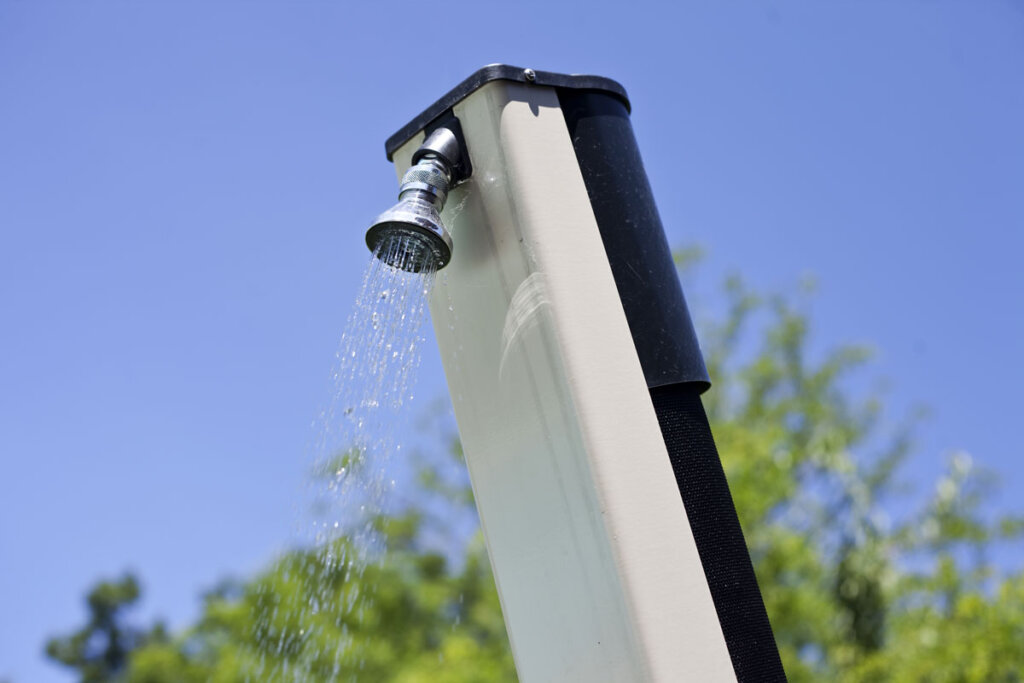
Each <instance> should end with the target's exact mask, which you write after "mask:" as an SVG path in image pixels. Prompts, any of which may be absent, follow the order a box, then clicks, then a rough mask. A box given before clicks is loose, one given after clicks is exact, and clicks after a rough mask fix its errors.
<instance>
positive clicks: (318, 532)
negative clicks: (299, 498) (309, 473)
mask: <svg viewBox="0 0 1024 683" xmlns="http://www.w3.org/2000/svg"><path fill="white" fill-rule="evenodd" d="M423 249H425V247H424V245H423V243H422V242H421V241H420V239H419V238H417V237H416V236H415V235H396V236H394V237H392V238H390V239H387V240H384V241H383V242H382V243H381V245H380V246H379V247H378V250H377V251H376V252H375V253H374V255H373V258H372V259H371V261H370V264H369V265H368V267H367V270H366V273H365V276H364V278H363V284H362V288H361V290H360V292H359V294H358V296H357V298H356V301H355V305H354V307H353V311H352V314H351V315H350V317H349V320H348V324H347V325H346V328H345V332H344V334H343V335H342V337H341V342H340V344H339V349H338V352H337V361H336V364H335V368H334V371H333V373H332V383H333V388H332V400H331V402H330V404H329V407H328V408H327V409H326V410H325V411H324V412H323V413H322V414H321V416H320V419H319V420H318V422H319V434H318V436H317V440H316V443H315V445H314V453H315V457H316V462H315V465H314V476H313V480H312V483H311V485H310V493H311V499H312V501H311V503H312V507H313V512H314V520H313V522H312V524H311V525H310V526H307V529H308V532H309V538H308V540H309V541H312V543H311V545H312V548H311V549H310V550H309V551H307V552H305V553H303V554H301V555H296V556H295V557H296V560H295V562H296V566H295V567H294V568H293V569H289V570H288V571H289V572H292V576H290V577H288V576H286V578H298V579H300V583H301V585H302V591H301V593H302V594H301V595H296V596H293V599H292V600H291V601H289V602H288V603H287V604H282V601H281V600H280V598H279V596H272V595H267V596H260V597H265V598H266V599H265V600H258V603H259V607H258V608H257V612H258V613H257V614H256V615H255V617H256V619H255V621H256V624H257V626H256V629H257V634H256V641H257V642H258V643H259V652H257V653H254V654H256V655H257V657H255V658H254V659H255V661H257V662H258V664H257V665H256V666H255V669H254V670H253V671H252V672H251V675H252V676H253V677H254V679H255V680H294V681H304V680H309V679H312V678H318V679H322V678H323V677H324V676H325V674H326V675H327V677H329V678H330V679H332V680H333V679H335V678H336V677H337V676H339V674H340V672H341V671H342V670H345V671H349V672H351V671H352V670H354V669H358V667H359V658H360V653H359V652H358V651H356V650H357V648H354V647H352V642H351V641H350V639H347V638H342V639H341V641H342V642H331V640H332V639H327V638H324V637H323V636H324V635H325V631H327V632H332V633H334V634H336V633H337V632H338V630H339V629H340V631H341V632H342V633H348V632H349V631H350V629H349V625H350V624H359V623H361V622H362V620H363V618H364V616H365V615H366V614H368V612H369V610H370V608H371V607H372V601H373V595H372V586H369V587H368V586H367V582H366V581H364V580H363V578H364V576H365V571H366V569H367V568H368V567H369V566H371V565H373V564H374V563H376V562H379V561H380V560H381V558H382V556H383V551H384V539H383V536H382V534H381V533H380V528H379V522H380V520H381V519H382V517H383V515H385V514H386V513H387V512H388V506H389V499H388V495H389V493H390V492H391V490H392V488H393V487H394V480H393V479H392V478H391V476H392V475H391V471H390V461H391V459H392V458H393V457H394V455H395V453H396V452H398V451H399V450H400V449H401V444H400V442H399V441H400V434H399V426H400V425H402V424H404V423H407V422H408V421H409V418H408V415H407V410H408V404H409V402H410V401H412V399H413V394H412V391H413V386H414V383H415V379H416V375H417V370H418V368H419V365H420V359H421V346H422V342H423V341H424V338H423V336H422V327H423V322H424V320H425V318H426V315H427V295H428V294H429V292H430V290H431V288H432V286H433V283H434V273H435V267H434V266H435V264H434V263H433V261H432V260H431V259H429V258H426V257H425V254H424V252H423ZM413 259H417V260H419V261H418V262H423V259H426V260H425V263H426V266H425V267H424V268H423V269H422V270H420V272H418V273H413V272H408V270H406V269H405V268H407V267H408V266H409V265H410V264H411V263H413ZM341 585H344V586H345V589H344V590H340V591H339V590H338V586H341ZM360 587H361V589H360ZM296 625H298V626H297V630H298V632H296ZM318 636H321V637H319V638H318ZM333 640H336V639H333ZM268 654H269V656H268ZM325 667H326V670H325ZM353 678H354V676H353Z"/></svg>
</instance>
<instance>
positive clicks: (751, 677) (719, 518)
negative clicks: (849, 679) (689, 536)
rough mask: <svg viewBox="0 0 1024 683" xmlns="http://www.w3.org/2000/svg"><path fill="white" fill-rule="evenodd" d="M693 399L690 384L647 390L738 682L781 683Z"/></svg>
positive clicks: (700, 409)
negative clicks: (777, 682)
mask: <svg viewBox="0 0 1024 683" xmlns="http://www.w3.org/2000/svg"><path fill="white" fill-rule="evenodd" d="M698 392H699V387H698V386H696V385H693V384H672V385H668V386H662V387H656V388H654V389H651V399H652V401H653V402H654V410H655V412H656V413H657V414H658V422H659V424H660V425H661V433H662V436H663V437H664V439H665V446H666V447H667V448H668V455H669V459H670V460H671V462H672V471H673V472H675V476H676V484H677V485H678V486H679V493H680V495H682V498H683V506H684V507H685V508H686V516H687V517H688V518H689V521H690V529H691V530H692V531H693V537H694V540H695V541H696V543H697V551H698V553H699V554H700V561H701V564H702V565H703V567H704V575H705V578H706V580H707V582H708V586H709V587H710V589H711V598H712V599H713V600H714V603H715V609H716V610H717V611H718V621H719V623H720V624H721V626H722V633H723V635H724V636H725V643H726V645H727V646H728V648H729V656H730V657H731V658H732V665H733V669H734V670H735V672H736V679H737V680H738V681H740V683H747V682H753V681H757V682H758V683H761V682H762V681H785V680H786V674H785V672H784V671H783V668H782V661H781V659H780V658H779V651H778V648H777V647H776V645H775V637H774V636H773V635H772V628H771V624H770V623H769V622H768V613H767V612H766V611H765V608H764V601H763V600H762V599H761V592H760V590H759V589H758V587H757V578H756V577H755V576H754V567H753V565H752V564H751V563H750V554H749V553H748V552H747V545H746V543H745V542H744V540H743V531H742V530H741V529H740V520H739V517H737V516H736V508H735V506H734V505H733V502H732V495H731V494H730V493H729V486H728V484H727V483H726V480H725V472H723V471H722V463H721V461H720V460H719V458H718V450H717V449H716V448H715V442H714V440H713V439H712V437H711V427H710V425H709V424H708V418H707V415H706V414H705V412H704V405H703V404H702V403H701V401H700V395H699V393H698Z"/></svg>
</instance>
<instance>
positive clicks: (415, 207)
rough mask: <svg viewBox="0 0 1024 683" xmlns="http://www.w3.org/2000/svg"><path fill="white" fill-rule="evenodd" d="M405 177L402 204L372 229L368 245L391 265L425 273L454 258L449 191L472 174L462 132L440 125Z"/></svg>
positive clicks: (387, 212) (422, 147) (399, 203)
mask: <svg viewBox="0 0 1024 683" xmlns="http://www.w3.org/2000/svg"><path fill="white" fill-rule="evenodd" d="M412 161H413V165H412V166H411V167H410V168H409V170H408V171H406V172H405V175H404V176H402V184H401V189H400V190H399V192H398V203H397V204H395V205H394V206H392V207H391V208H390V209H388V210H387V211H385V212H384V213H382V214H381V215H380V216H378V217H377V220H375V221H374V222H373V225H371V226H370V229H369V230H367V231H366V246H368V247H369V248H370V251H372V252H373V253H374V255H375V256H377V258H379V259H381V260H383V261H384V262H385V263H387V264H388V265H390V266H394V267H395V268H400V269H401V270H408V271H412V272H417V273H418V272H420V271H422V270H424V269H426V268H431V269H433V270H440V269H441V268H444V267H445V266H446V265H448V262H449V261H451V257H452V237H451V235H450V234H449V233H448V230H447V229H445V227H444V223H442V222H441V210H442V209H443V208H444V203H445V200H446V199H447V198H448V191H449V189H451V187H452V186H453V185H454V184H455V183H456V182H459V181H461V180H464V179H465V177H466V174H464V173H463V172H462V169H463V168H464V164H463V163H462V154H461V148H460V146H459V141H458V138H457V136H456V134H455V133H454V132H453V131H452V130H451V129H449V128H445V127H442V128H438V129H437V130H435V131H434V132H433V133H431V134H430V136H429V137H428V138H427V139H426V141H425V142H424V143H423V144H422V145H421V146H420V148H419V149H418V150H416V152H415V154H413V157H412Z"/></svg>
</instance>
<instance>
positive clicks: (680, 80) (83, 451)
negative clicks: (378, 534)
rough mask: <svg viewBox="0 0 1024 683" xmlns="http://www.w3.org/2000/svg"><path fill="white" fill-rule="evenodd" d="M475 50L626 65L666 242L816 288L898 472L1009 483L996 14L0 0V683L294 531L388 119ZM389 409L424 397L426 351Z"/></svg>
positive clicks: (912, 5)
mask: <svg viewBox="0 0 1024 683" xmlns="http://www.w3.org/2000/svg"><path fill="white" fill-rule="evenodd" d="M491 62H508V63H512V64H518V65H522V66H532V67H534V68H541V69H547V70H553V71H566V72H589V73H597V74H600V75H605V76H609V77H612V78H615V79H617V80H619V81H620V82H621V83H623V84H624V85H625V87H626V88H627V90H628V91H629V93H630V96H631V99H632V102H633V109H634V115H633V123H634V127H635V129H636V133H637V137H638V139H639V142H640V146H641V150H642V152H643V155H644V158H645V162H646V165H647V170H648V174H649V176H650V178H651V182H652V185H653V186H654V190H655V196H656V197H657V200H658V204H659V208H660V210H661V214H662V218H663V220H664V223H665V225H666V229H667V231H668V233H669V239H670V241H671V242H672V243H674V244H690V243H697V244H700V245H702V246H703V247H705V249H706V250H707V251H708V253H709V256H708V260H707V262H706V264H705V266H704V267H702V269H701V270H700V271H699V275H698V276H697V277H698V281H697V283H695V285H694V290H693V291H691V292H689V297H690V299H691V304H692V305H693V306H694V307H695V308H697V309H701V308H702V307H703V308H704V309H710V310H711V312H713V311H714V308H713V307H714V302H713V299H711V298H707V299H704V298H702V296H703V295H702V292H705V291H712V289H713V287H712V286H711V285H712V284H713V283H715V282H717V281H718V280H719V279H720V278H721V277H722V275H723V274H724V273H726V272H730V271H738V272H741V273H742V274H743V275H744V276H745V277H746V279H747V280H748V281H749V282H750V283H751V284H752V285H754V286H755V287H756V288H760V289H765V288H786V287H792V286H794V285H795V283H797V282H798V281H799V280H800V279H801V278H802V277H803V276H804V275H806V274H808V273H813V274H815V275H816V276H817V279H818V282H819V285H820V286H819V293H818V295H817V297H816V299H815V303H814V305H813V309H812V316H813V319H814V322H815V336H814V345H815V348H816V349H817V350H819V351H821V350H824V349H827V348H829V347H831V346H834V345H836V344H839V343H843V342H847V341H863V342H870V343H872V344H873V345H874V346H875V347H876V348H877V350H878V356H877V362H876V363H875V364H874V366H873V368H872V370H871V372H870V373H869V377H870V378H872V379H873V378H887V379H888V382H889V386H890V398H891V405H892V408H893V412H892V416H893V419H894V420H895V419H896V418H898V417H899V416H900V415H901V414H903V412H905V411H906V410H908V409H909V408H910V407H911V406H913V405H915V404H917V403H925V404H927V405H928V406H930V407H931V410H932V413H931V418H930V419H929V421H928V422H926V423H925V424H924V425H923V427H922V430H921V433H920V440H919V449H918V451H917V454H916V455H915V457H914V459H913V461H912V462H911V463H910V465H909V467H908V469H907V473H906V474H907V478H908V479H909V480H910V481H911V482H917V483H918V484H919V485H920V486H926V485H927V484H928V483H929V482H930V481H932V480H933V478H934V476H935V474H936V473H937V472H938V471H939V467H940V463H941V458H942V456H943V454H944V453H947V452H948V451H949V450H950V449H955V448H965V449H968V450H969V451H970V452H971V453H972V454H974V456H975V457H976V459H978V460H979V461H981V462H982V463H984V464H986V465H988V466H989V467H992V468H994V469H996V470H997V471H999V472H1000V473H1001V479H1002V481H1003V483H1004V486H1005V491H1006V492H1007V493H1005V494H1004V495H1003V496H1002V501H1003V502H1004V504H1007V505H1009V504H1011V503H1012V501H1013V500H1014V498H1015V496H1013V495H1012V493H1013V492H1014V491H1019V490H1020V489H1021V487H1022V486H1024V465H1022V464H1021V463H1022V461H1021V458H1020V455H1019V448H1018V447H1017V445H1016V439H1015V437H1013V436H1012V435H1013V434H1015V433H1016V426H1017V425H1016V421H1017V419H1019V414H1020V408H1019V405H1020V403H1019V401H1020V398H1019V388H1020V387H1021V386H1022V385H1024V372H1022V365H1021V363H1020V360H1019V358H1018V355H1019V352H1020V348H1021V337H1022V332H1024V314H1022V310H1021V300H1022V294H1024V274H1022V269H1021V267H1020V261H1021V253H1022V251H1024V229H1022V228H1024V192H1022V191H1021V188H1022V186H1024V125H1022V123H1021V122H1022V121H1024V90H1022V89H1021V87H1020V75H1021V73H1024V7H1022V6H1021V5H1020V4H1018V3H1015V2H1011V1H1010V0H985V1H978V2H943V1H935V2H925V1H923V0H921V1H904V2H895V1H893V2H863V1H856V2H853V1H851V2H829V3H818V2H806V3H780V2H763V3H749V2H743V3H738V2H737V3H730V2H721V3H696V2H694V3H673V4H671V5H669V4H668V3H666V4H665V6H664V7H662V6H654V5H645V4H642V3H628V4H621V3H615V4H602V3H596V2H591V3H586V5H585V9H581V8H573V7H569V6H553V5H552V4H537V5H524V4H516V5H514V6H513V5H511V4H505V5H499V4H496V3H485V2H472V3H461V4H460V3H451V2H449V3H444V4H443V6H437V5H424V4H417V5H412V4H399V3H390V2H389V3H363V4H361V5H358V6H354V7H350V6H349V4H348V3H341V2H302V3H292V2H289V3H284V2H282V3H266V2H263V3H220V4H216V3H169V2H168V3H128V2H117V3H112V2H90V3H65V4H56V3H54V4H48V3H36V2H33V3H27V2H25V3H23V2H7V1H4V0H0V316H2V317H0V320H2V324H0V388H2V389H0V459H2V460H0V462H2V464H3V477H2V478H0V604H2V605H3V606H4V609H3V610H2V613H0V679H3V677H5V676H8V677H10V678H11V679H12V680H13V681H15V682H18V683H21V682H26V681H37V682H43V683H45V682H47V681H65V680H69V679H68V677H67V676H66V675H64V674H62V673H60V672H59V671H58V670H57V669H54V668H52V667H50V666H48V665H46V664H45V663H43V659H42V656H41V647H42V641H43V639H44V637H45V636H46V635H47V634H52V633H54V632H56V631H65V630H68V629H69V628H71V627H74V626H76V625H78V624H79V623H80V621H81V619H82V617H83V614H84V613H83V609H82V606H81V597H82V595H83V592H84V590H85V589H86V588H87V586H88V585H89V584H90V583H91V582H92V581H94V580H95V579H96V578H98V577H100V576H104V575H113V574H117V573H119V572H121V571H122V570H123V569H126V568H132V569H134V570H136V571H138V572H139V574H140V575H141V576H142V578H143V580H144V582H145V590H146V599H145V604H144V606H143V609H142V610H141V614H142V615H143V616H145V617H149V616H153V615H162V616H164V617H166V618H168V619H169V620H170V621H171V623H172V624H175V625H181V624H183V623H185V622H186V621H187V620H188V619H189V618H190V617H192V616H194V615H195V613H196V610H197V600H196V596H197V595H198V593H199V591H201V590H202V589H203V588H206V587H209V586H210V585H212V584H213V583H215V582H216V580H217V579H218V578H220V577H221V576H223V575H225V574H229V573H231V574H245V573H248V572H252V571H255V570H256V569H258V568H259V567H261V566H262V565H264V564H265V563H266V562H267V561H268V560H269V558H270V557H271V556H272V555H273V553H274V552H275V550H277V549H279V548H280V547H282V545H283V544H284V543H286V542H287V540H288V539H289V538H290V535H291V533H292V527H293V525H294V524H295V520H296V517H297V513H296V509H297V507H298V506H299V505H300V504H301V489H302V482H303V476H304V472H305V471H306V468H307V465H308V452H309V451H308V445H309V442H310V440H311V438H312V433H311V429H310V424H311V422H312V421H313V419H314V417H315V415H316V414H317V410H318V407H319V406H320V405H322V404H323V403H324V400H325V394H324V390H325V386H326V378H327V375H328V372H329V370H330V367H331V362H332V354H333V351H334V348H335V345H336V343H337V339H338V336H339V335H340V333H341V330H342V327H343V325H344V322H345V319H346V317H347V315H348V312H349V309H350V306H351V302H352V298H353V296H354V294H355V291H356V289H357V286H358V283H359V279H360V277H361V274H362V271H363V268H364V266H365V263H366V260H367V252H366V251H365V247H364V246H363V241H362V234H363V231H364V229H365V226H366V225H367V224H368V222H369V221H370V220H371V219H372V218H373V217H374V216H375V215H376V214H377V213H378V212H379V211H381V210H382V209H383V208H385V207H386V206H387V205H388V204H389V203H390V202H392V201H393V198H394V194H395V190H396V181H395V177H394V171H393V169H392V167H391V165H390V164H389V163H388V162H387V161H386V159H385V157H384V152H383V142H384V139H385V138H386V137H387V136H388V135H390V134H391V133H392V132H394V130H396V129H397V128H398V127H400V126H401V125H402V124H404V123H405V122H406V121H407V120H408V119H410V118H411V117H412V116H414V115H415V114H416V113H418V112H419V111H420V110H421V109H422V108H423V107H424V106H426V105H427V104H429V103H430V102H431V101H433V100H434V99H435V98H436V97H438V96H439V95H440V94H441V93H443V92H444V91H445V90H447V89H448V88H449V87H451V86H452V85H454V84H455V83H456V82H458V81H459V80H461V79H462V78H463V77H465V76H466V75H468V74H469V73H470V72H472V71H473V70H475V69H476V68H478V67H479V66H482V65H483V64H486V63H491ZM422 375H423V377H422V383H421V386H420V389H419V391H418V395H419V396H425V397H428V398H429V397H438V396H443V395H444V392H445V388H444V381H443V377H442V375H441V371H440V363H439V360H438V358H437V352H436V349H428V351H427V353H426V358H425V361H424V368H423V373H422Z"/></svg>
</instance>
